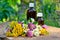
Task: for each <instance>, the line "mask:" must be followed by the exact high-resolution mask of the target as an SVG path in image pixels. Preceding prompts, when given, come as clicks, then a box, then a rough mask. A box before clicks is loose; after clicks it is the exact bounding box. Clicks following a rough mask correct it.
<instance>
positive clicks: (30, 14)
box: [27, 3, 37, 20]
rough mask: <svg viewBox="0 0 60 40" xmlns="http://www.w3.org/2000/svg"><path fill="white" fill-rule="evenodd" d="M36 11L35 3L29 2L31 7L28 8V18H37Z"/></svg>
mask: <svg viewBox="0 0 60 40" xmlns="http://www.w3.org/2000/svg"><path fill="white" fill-rule="evenodd" d="M36 14H37V13H36V11H35V9H34V3H29V9H28V10H27V20H29V19H30V18H33V19H34V20H36Z"/></svg>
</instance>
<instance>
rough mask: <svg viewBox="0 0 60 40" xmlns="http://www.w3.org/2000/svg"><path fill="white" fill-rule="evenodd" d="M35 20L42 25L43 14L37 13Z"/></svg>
mask: <svg viewBox="0 0 60 40" xmlns="http://www.w3.org/2000/svg"><path fill="white" fill-rule="evenodd" d="M37 21H38V25H41V26H42V25H44V19H43V14H42V13H37Z"/></svg>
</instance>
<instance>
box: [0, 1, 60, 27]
mask: <svg viewBox="0 0 60 40" xmlns="http://www.w3.org/2000/svg"><path fill="white" fill-rule="evenodd" d="M30 2H33V3H34V5H35V7H34V8H35V9H36V11H37V13H38V12H42V13H43V14H44V16H43V18H44V20H45V24H47V25H49V26H55V27H60V0H0V24H1V23H3V22H7V21H13V20H15V21H23V20H24V19H26V11H27V9H28V8H29V3H30Z"/></svg>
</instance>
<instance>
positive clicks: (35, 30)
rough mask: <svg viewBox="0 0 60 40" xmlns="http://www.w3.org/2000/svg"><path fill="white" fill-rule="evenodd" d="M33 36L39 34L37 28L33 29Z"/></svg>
mask: <svg viewBox="0 0 60 40" xmlns="http://www.w3.org/2000/svg"><path fill="white" fill-rule="evenodd" d="M33 34H34V36H39V30H38V29H37V28H36V29H34V30H33Z"/></svg>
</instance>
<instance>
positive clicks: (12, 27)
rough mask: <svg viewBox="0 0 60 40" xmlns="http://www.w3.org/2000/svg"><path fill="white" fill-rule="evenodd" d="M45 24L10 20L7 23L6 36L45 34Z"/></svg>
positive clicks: (46, 32)
mask: <svg viewBox="0 0 60 40" xmlns="http://www.w3.org/2000/svg"><path fill="white" fill-rule="evenodd" d="M47 34H48V31H47V26H46V25H42V26H40V25H35V24H33V23H31V22H30V23H28V24H23V23H22V22H16V21H12V22H10V23H9V25H8V28H7V31H6V36H8V37H18V36H22V37H26V36H27V37H33V36H40V35H47Z"/></svg>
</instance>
